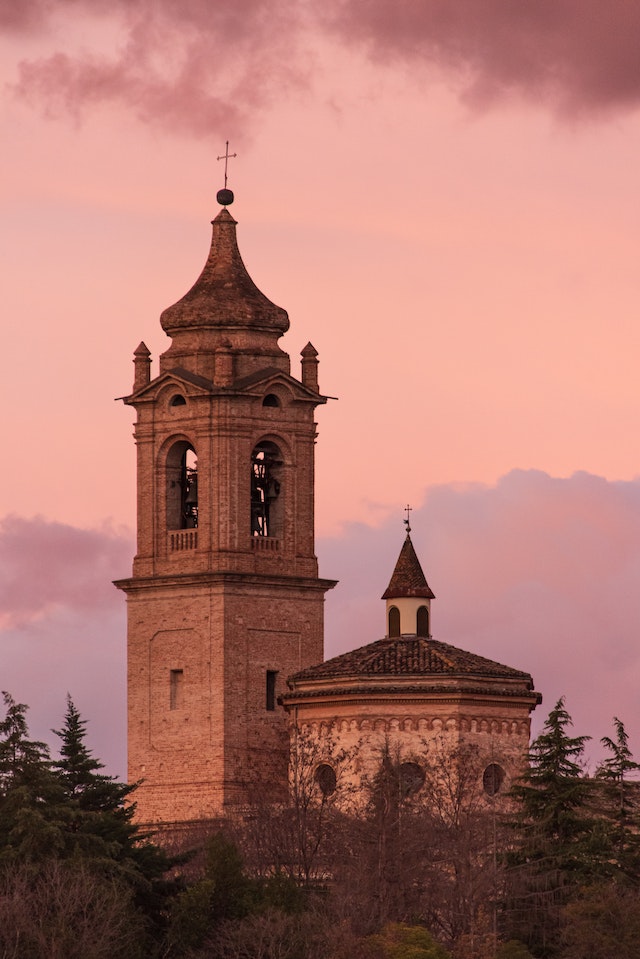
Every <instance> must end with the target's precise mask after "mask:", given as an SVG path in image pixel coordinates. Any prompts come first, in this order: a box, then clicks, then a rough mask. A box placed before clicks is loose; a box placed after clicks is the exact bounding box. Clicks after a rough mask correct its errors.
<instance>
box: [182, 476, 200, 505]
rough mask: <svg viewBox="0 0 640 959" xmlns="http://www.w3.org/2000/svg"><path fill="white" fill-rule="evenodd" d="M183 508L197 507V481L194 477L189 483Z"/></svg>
mask: <svg viewBox="0 0 640 959" xmlns="http://www.w3.org/2000/svg"><path fill="white" fill-rule="evenodd" d="M184 502H185V506H197V505H198V480H197V478H196V477H195V476H194V477H192V479H191V480H190V481H189V488H188V490H187V495H186V496H185V498H184Z"/></svg>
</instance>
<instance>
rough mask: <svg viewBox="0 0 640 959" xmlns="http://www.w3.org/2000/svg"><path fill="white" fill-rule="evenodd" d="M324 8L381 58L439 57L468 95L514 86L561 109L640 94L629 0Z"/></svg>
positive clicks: (638, 35) (628, 101)
mask: <svg viewBox="0 0 640 959" xmlns="http://www.w3.org/2000/svg"><path fill="white" fill-rule="evenodd" d="M328 11H329V13H328V16H329V17H330V23H331V27H332V29H333V30H334V31H335V32H336V34H337V35H338V36H340V37H341V38H342V39H343V40H346V41H348V42H349V41H351V42H354V41H355V42H359V43H364V44H365V45H366V46H367V48H368V50H369V51H370V52H371V54H372V55H373V56H374V57H376V59H378V60H379V61H381V62H388V61H391V62H399V63H403V64H406V65H409V66H413V67H414V68H415V67H416V66H425V67H429V66H434V65H435V66H438V67H442V68H444V69H445V70H447V71H448V72H449V73H451V74H453V75H454V77H455V78H456V81H457V83H458V84H459V85H460V86H461V88H462V89H463V90H464V92H465V94H466V96H467V97H468V98H469V99H471V100H472V101H489V100H493V99H495V98H497V97H501V96H503V95H505V94H509V93H513V92H517V93H519V94H523V95H524V96H526V97H527V98H528V99H531V100H535V101H539V102H540V103H545V104H548V105H551V106H552V107H553V108H554V109H557V110H559V111H560V112H563V113H583V112H591V111H593V110H596V111H599V110H610V109H622V108H628V107H635V106H637V104H638V102H639V101H640V5H638V4H637V3H636V2H635V0H610V2H608V3H603V2H602V0H535V2H517V0H516V2H514V0H456V2H455V3H452V2H451V0H421V2H420V3H414V2H412V0H402V2H398V3H393V4H391V3H388V2H387V0H340V2H338V3H336V4H330V5H329V7H328Z"/></svg>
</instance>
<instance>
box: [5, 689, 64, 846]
mask: <svg viewBox="0 0 640 959" xmlns="http://www.w3.org/2000/svg"><path fill="white" fill-rule="evenodd" d="M2 695H3V698H4V703H5V707H6V716H5V718H4V719H3V720H2V721H0V860H9V861H10V860H24V861H37V860H39V859H42V858H44V857H46V856H50V855H52V854H57V853H59V852H60V850H61V849H62V848H63V847H64V843H65V838H64V828H63V819H64V810H63V802H64V796H63V791H62V789H61V787H60V784H59V782H58V779H57V777H56V776H55V774H54V772H53V770H52V764H51V760H50V757H49V749H48V747H47V746H46V744H45V743H42V742H38V741H36V740H31V739H29V727H28V724H27V718H26V714H27V706H26V705H25V704H24V703H17V702H16V701H15V700H14V699H13V697H12V696H11V695H10V694H9V693H7V692H4V693H3V694H2Z"/></svg>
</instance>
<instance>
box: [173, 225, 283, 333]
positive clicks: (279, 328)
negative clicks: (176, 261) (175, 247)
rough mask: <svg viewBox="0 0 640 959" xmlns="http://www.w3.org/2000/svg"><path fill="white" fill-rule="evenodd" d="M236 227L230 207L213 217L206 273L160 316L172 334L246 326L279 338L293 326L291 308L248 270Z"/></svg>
mask: <svg viewBox="0 0 640 959" xmlns="http://www.w3.org/2000/svg"><path fill="white" fill-rule="evenodd" d="M236 225H237V221H236V220H234V219H233V217H232V216H231V214H230V213H229V211H228V210H227V209H224V210H221V211H220V213H218V215H217V217H216V218H215V220H213V221H212V226H213V235H212V238H211V249H210V250H209V256H208V259H207V262H206V263H205V265H204V269H203V270H202V273H201V274H200V276H199V277H198V279H197V280H196V282H195V283H194V284H193V286H192V287H191V289H190V290H189V292H188V293H185V295H184V296H183V297H182V298H181V299H180V300H178V302H177V303H174V304H173V306H169V307H168V308H167V309H166V310H164V312H163V313H162V314H161V316H160V324H161V326H162V329H163V330H164V331H165V333H168V334H169V336H175V335H176V333H180V332H181V331H183V330H206V329H225V330H237V329H243V328H250V329H253V330H262V331H268V332H274V333H277V335H278V336H280V335H282V333H286V331H287V330H288V329H289V317H288V315H287V311H286V310H283V309H282V307H280V306H276V305H275V303H272V302H271V300H269V299H268V298H267V297H266V296H265V295H264V293H261V292H260V290H259V289H258V287H257V286H256V285H255V283H254V282H253V280H252V279H251V277H250V276H249V274H248V273H247V268H246V267H245V265H244V263H243V262H242V257H241V256H240V251H239V249H238V241H237V238H236Z"/></svg>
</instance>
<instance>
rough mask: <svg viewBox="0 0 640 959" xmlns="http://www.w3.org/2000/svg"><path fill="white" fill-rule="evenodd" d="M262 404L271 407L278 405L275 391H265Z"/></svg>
mask: <svg viewBox="0 0 640 959" xmlns="http://www.w3.org/2000/svg"><path fill="white" fill-rule="evenodd" d="M262 405H263V406H272V407H274V408H275V407H278V406H280V400H279V399H278V397H277V396H276V394H275V393H267V395H266V396H265V398H264V399H263V401H262Z"/></svg>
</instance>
